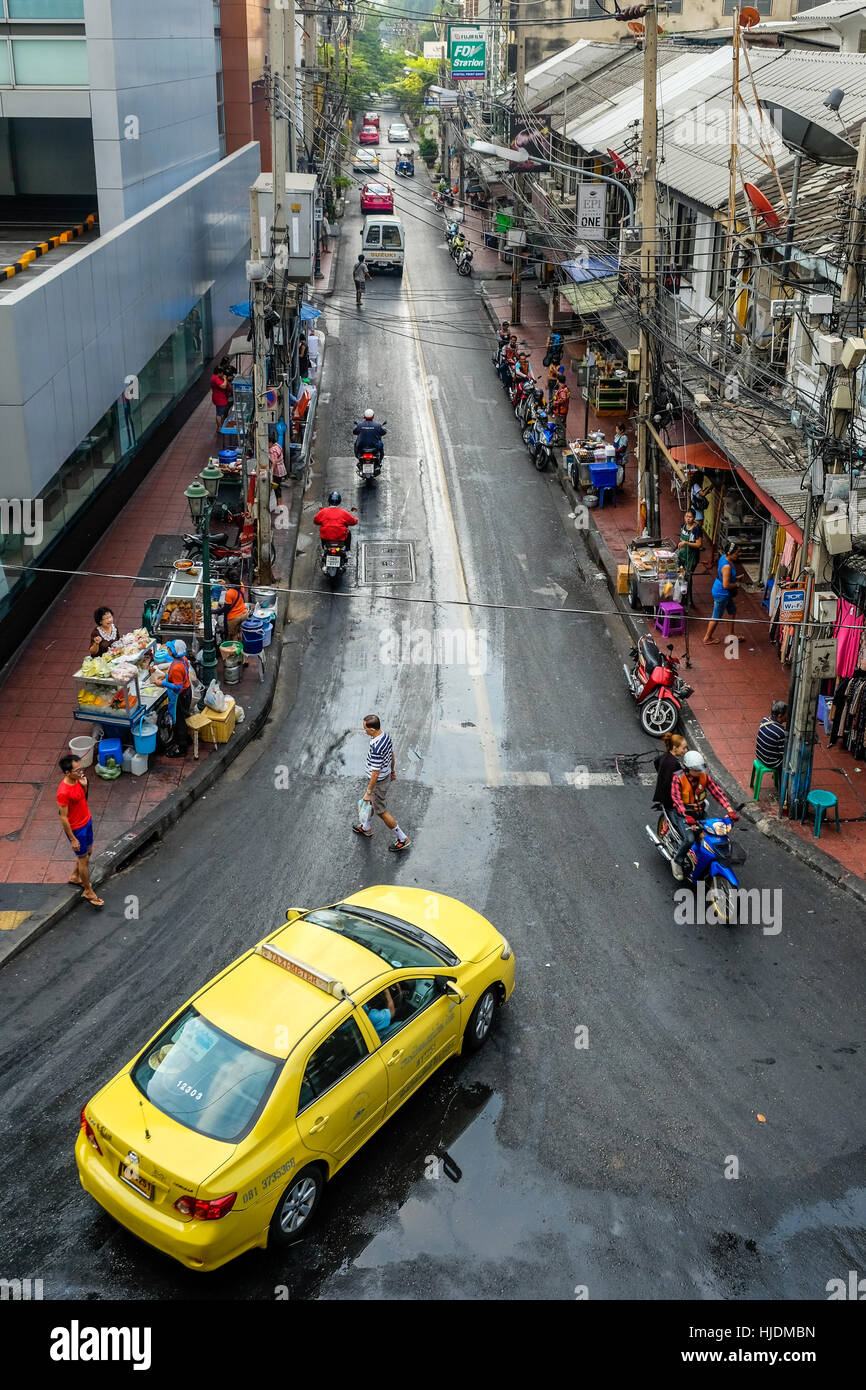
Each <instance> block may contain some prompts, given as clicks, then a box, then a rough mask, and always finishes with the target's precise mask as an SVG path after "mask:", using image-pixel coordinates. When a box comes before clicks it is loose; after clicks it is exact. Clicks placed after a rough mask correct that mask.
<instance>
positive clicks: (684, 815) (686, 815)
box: [671, 751, 740, 883]
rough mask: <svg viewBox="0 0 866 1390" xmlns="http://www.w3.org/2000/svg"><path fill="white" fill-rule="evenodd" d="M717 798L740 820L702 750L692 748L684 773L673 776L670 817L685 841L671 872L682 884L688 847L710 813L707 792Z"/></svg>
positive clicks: (684, 764)
mask: <svg viewBox="0 0 866 1390" xmlns="http://www.w3.org/2000/svg"><path fill="white" fill-rule="evenodd" d="M708 794H709V795H710V796H712V797H714V798H715V800H716V801H717V802H718V803H719V805H720V806H721V808H722V810H723V811H724V812H725V815H727V816H730V818H731V820H734V821H735V820H739V819H740V818H739V816H738V815H737V813H736V811H735V810H734V808H733V806H732V805H731V803H730V801H729V800H728V798H727V797H726V796H725V793H724V792H723V791H722V788H721V787H720V786H719V784H718V782H716V781H714V779H713V778H712V777H711V776H710V774H709V773H708V772H707V765H706V762H705V761H704V756H703V754H702V753H696V752H694V751H690V752H688V753H686V754H685V755H684V757H683V766H682V771H681V772H675V773H674V775H673V777H672V778H671V801H672V803H673V808H674V809H673V813H672V815H671V820H672V821H673V823H674V825H675V827H676V829H677V830H678V831H679V832H680V836H681V838H682V843H681V845H680V847H679V849H678V850H677V852H676V854H675V855H674V858H673V859H672V860H671V873H672V874H673V876H674V878H675V879H677V881H678V882H679V883H682V881H683V879H684V878H685V863H686V859H687V858H688V854H689V850H690V849H691V847H692V845H693V844H694V843H695V841H696V840H697V838H698V835H699V834H700V826H699V822H700V821H702V820H703V819H704V817H705V816H706V813H707V795H708Z"/></svg>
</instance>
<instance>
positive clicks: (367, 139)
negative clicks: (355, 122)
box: [358, 125, 379, 145]
mask: <svg viewBox="0 0 866 1390" xmlns="http://www.w3.org/2000/svg"><path fill="white" fill-rule="evenodd" d="M358 139H359V140H360V142H361V144H362V145H378V143H379V127H378V126H377V125H362V126H361V134H360V135H359V137H358Z"/></svg>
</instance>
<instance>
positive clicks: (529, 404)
mask: <svg viewBox="0 0 866 1390" xmlns="http://www.w3.org/2000/svg"><path fill="white" fill-rule="evenodd" d="M537 380H538V378H537V377H534V378H533V379H532V381H531V382H530V383H529V384H528V385H526V386H524V388H523V391H522V393H521V395H520V397H519V399H518V401H517V403H516V405H515V407H514V413H515V415H516V416H517V418H518V420H519V421H520V423H521V425H528V424H529V423H530V421H531V420H533V419H534V418H535V415H536V413H537V412H538V410H540V409H541V408H542V407H543V406H544V391H543V390H542V389H541V387H540V386H537V385H536V382H537Z"/></svg>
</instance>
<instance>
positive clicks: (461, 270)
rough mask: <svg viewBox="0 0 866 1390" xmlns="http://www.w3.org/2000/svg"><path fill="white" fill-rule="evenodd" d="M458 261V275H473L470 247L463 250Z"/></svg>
mask: <svg viewBox="0 0 866 1390" xmlns="http://www.w3.org/2000/svg"><path fill="white" fill-rule="evenodd" d="M456 259H457V274H458V275H471V274H472V252H471V251H470V250H469V247H468V246H464V248H463V250H462V251H461V252H460V255H459V256H458V257H457V258H456Z"/></svg>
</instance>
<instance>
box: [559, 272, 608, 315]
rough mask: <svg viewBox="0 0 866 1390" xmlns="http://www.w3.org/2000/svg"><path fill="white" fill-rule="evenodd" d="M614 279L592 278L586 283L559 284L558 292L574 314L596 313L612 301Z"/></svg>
mask: <svg viewBox="0 0 866 1390" xmlns="http://www.w3.org/2000/svg"><path fill="white" fill-rule="evenodd" d="M616 284H617V282H616V280H594V281H590V282H589V284H586V285H560V286H559V292H560V294H561V295H562V297H563V299H567V300H568V302H569V304H570V305H571V307H572V309H573V310H574V311H575V313H576V314H597V313H598V312H599V310H600V309H606V308H607V307H608V306H609V305H610V304H612V303H613V301H614V296H615V295H616Z"/></svg>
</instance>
